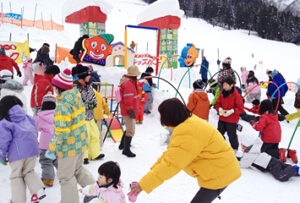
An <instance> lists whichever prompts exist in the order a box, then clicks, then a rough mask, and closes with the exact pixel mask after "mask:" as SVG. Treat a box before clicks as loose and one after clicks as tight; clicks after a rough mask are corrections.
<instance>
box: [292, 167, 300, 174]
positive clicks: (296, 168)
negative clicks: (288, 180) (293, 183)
mask: <svg viewBox="0 0 300 203" xmlns="http://www.w3.org/2000/svg"><path fill="white" fill-rule="evenodd" d="M293 168H294V169H295V171H296V175H297V176H299V175H300V170H299V166H298V165H294V166H293Z"/></svg>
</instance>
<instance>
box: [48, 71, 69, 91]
mask: <svg viewBox="0 0 300 203" xmlns="http://www.w3.org/2000/svg"><path fill="white" fill-rule="evenodd" d="M52 84H53V85H54V86H56V87H59V88H61V89H64V90H70V89H72V88H73V77H72V72H71V70H70V69H65V70H64V72H62V73H59V74H57V75H56V76H54V78H53V79H52Z"/></svg>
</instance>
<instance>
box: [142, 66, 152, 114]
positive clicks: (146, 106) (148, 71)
mask: <svg viewBox="0 0 300 203" xmlns="http://www.w3.org/2000/svg"><path fill="white" fill-rule="evenodd" d="M153 72H154V70H153V68H152V67H148V68H147V69H146V72H144V73H142V75H141V78H142V79H143V78H145V77H147V76H152V73H153ZM154 86H155V84H154V83H153V81H152V78H146V82H145V83H144V87H143V90H144V91H145V92H146V94H147V101H146V103H145V104H144V113H146V114H150V113H151V109H152V103H153V96H152V87H154Z"/></svg>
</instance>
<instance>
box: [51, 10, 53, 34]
mask: <svg viewBox="0 0 300 203" xmlns="http://www.w3.org/2000/svg"><path fill="white" fill-rule="evenodd" d="M52 22H53V21H52V13H51V30H53V23H52Z"/></svg>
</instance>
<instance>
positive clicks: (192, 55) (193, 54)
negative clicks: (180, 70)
mask: <svg viewBox="0 0 300 203" xmlns="http://www.w3.org/2000/svg"><path fill="white" fill-rule="evenodd" d="M199 51H200V49H198V48H196V47H195V45H193V44H190V43H188V44H186V47H184V48H183V49H182V51H181V56H180V58H179V59H178V61H179V63H180V67H191V66H193V65H194V64H195V63H196V60H197V58H198V57H199Z"/></svg>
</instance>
